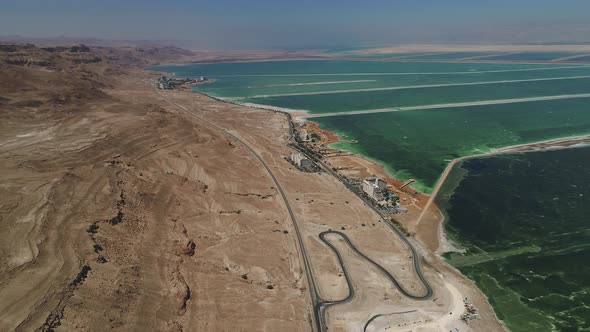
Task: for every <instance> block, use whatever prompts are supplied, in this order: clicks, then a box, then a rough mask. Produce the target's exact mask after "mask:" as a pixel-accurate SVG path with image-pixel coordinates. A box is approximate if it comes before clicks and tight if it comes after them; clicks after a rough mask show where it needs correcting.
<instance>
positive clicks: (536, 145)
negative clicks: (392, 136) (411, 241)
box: [192, 91, 590, 255]
mask: <svg viewBox="0 0 590 332" xmlns="http://www.w3.org/2000/svg"><path fill="white" fill-rule="evenodd" d="M192 92H196V93H199V94H203V95H205V96H207V97H210V98H213V99H215V100H218V101H221V102H225V103H230V104H234V105H238V106H246V107H251V108H255V109H262V110H267V111H272V112H279V113H283V114H286V115H287V116H288V117H289V118H290V121H291V122H293V123H303V124H305V125H306V126H308V127H309V126H310V125H311V127H312V131H311V132H312V133H316V134H318V136H319V137H320V138H321V139H320V142H319V143H320V145H322V146H325V147H327V148H328V149H331V150H339V151H342V152H345V153H348V154H349V156H350V157H353V158H357V159H360V160H363V161H364V162H363V163H362V164H365V165H367V164H368V165H369V166H366V167H367V169H371V170H379V171H380V173H381V174H372V175H378V176H382V177H384V180H385V181H386V182H387V183H388V184H389V185H391V186H392V187H393V189H394V191H396V193H405V194H408V195H411V196H413V197H417V202H418V203H420V202H421V201H422V200H425V203H424V204H416V203H417V202H416V201H413V202H412V203H413V204H410V205H416V206H418V207H419V208H420V210H421V211H420V214H419V216H418V217H417V218H415V220H404V222H403V224H404V226H405V227H409V228H410V231H411V232H412V233H414V234H415V235H416V236H417V237H418V238H420V237H421V235H424V234H422V233H423V232H420V231H419V230H418V227H420V226H421V225H422V223H423V220H424V218H425V217H426V215H427V214H428V213H432V214H434V215H435V217H434V220H430V221H431V222H435V223H436V224H437V225H436V229H437V233H438V234H437V241H436V243H429V241H427V240H426V239H419V240H420V241H421V242H422V243H423V245H425V246H426V248H428V249H429V250H431V251H432V253H434V254H437V255H442V254H444V253H446V252H451V251H457V246H455V244H454V242H453V241H452V240H450V239H449V238H448V237H447V236H446V232H445V230H444V223H445V221H446V220H445V219H446V217H445V214H444V213H443V212H442V211H441V210H440V208H439V207H438V206H437V205H436V203H435V202H434V201H435V200H436V198H437V196H438V194H439V191H440V189H441V188H442V186H443V185H444V183H445V182H446V179H447V177H448V176H449V174H450V172H451V170H452V169H453V168H454V167H455V166H456V165H457V164H458V163H460V162H462V161H465V160H468V159H474V158H481V157H487V156H494V155H501V154H511V153H524V152H535V151H545V150H557V149H567V148H575V147H576V146H578V145H580V144H590V134H586V135H576V136H566V137H560V138H553V139H548V140H543V141H537V142H531V143H523V144H516V145H510V146H505V147H501V148H496V149H493V150H492V151H490V152H486V153H481V154H474V155H469V156H464V157H459V158H456V159H453V160H451V161H450V162H449V164H448V165H447V166H446V167H445V170H444V171H443V172H442V173H441V175H440V176H439V178H438V179H437V181H436V182H435V184H434V186H433V187H432V191H431V192H430V193H425V192H422V191H420V190H417V189H416V188H414V187H412V184H411V183H410V184H409V185H406V186H404V184H406V182H407V181H403V180H400V179H398V178H396V177H395V176H394V175H392V174H391V172H390V171H388V169H387V167H386V165H383V163H381V162H379V161H376V160H372V159H371V158H369V157H367V156H364V155H362V154H359V153H355V152H352V151H348V150H343V149H339V148H334V147H331V145H332V144H334V143H339V142H344V141H345V140H343V139H342V135H340V134H338V133H336V132H333V131H331V130H328V129H324V128H321V126H320V125H319V124H318V123H317V122H314V121H313V120H310V119H308V118H307V117H306V116H307V115H309V114H312V113H310V112H309V111H307V110H295V109H289V108H283V107H278V106H272V105H264V104H256V103H239V102H235V101H231V100H226V99H224V98H221V97H216V96H211V95H209V94H207V93H204V92H201V91H192ZM322 137H323V139H322ZM328 164H330V163H329V162H328ZM365 165H363V166H365ZM402 186H403V188H402V189H400V187H402ZM407 188H410V189H411V191H408V190H407ZM400 205H402V206H403V207H404V208H407V206H405V205H404V204H400ZM432 206H434V208H433V207H432ZM431 209H432V211H430V210H431ZM401 219H406V218H401Z"/></svg>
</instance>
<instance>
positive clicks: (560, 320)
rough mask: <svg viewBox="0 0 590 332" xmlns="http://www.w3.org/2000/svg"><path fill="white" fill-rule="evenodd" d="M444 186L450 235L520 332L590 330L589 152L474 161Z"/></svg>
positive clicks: (465, 265)
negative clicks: (456, 180)
mask: <svg viewBox="0 0 590 332" xmlns="http://www.w3.org/2000/svg"><path fill="white" fill-rule="evenodd" d="M454 172H455V173H457V174H459V176H458V178H462V179H461V180H460V182H459V184H458V186H456V188H454V190H453V188H452V187H453V186H454V185H456V183H451V182H453V181H450V182H449V183H448V185H446V188H443V192H442V195H440V196H439V198H438V200H437V203H438V205H439V206H440V207H442V208H444V209H445V211H446V213H447V215H448V220H447V222H446V228H447V232H448V233H449V234H450V236H451V237H453V238H455V239H458V240H460V243H461V244H462V246H463V247H464V248H465V249H467V252H466V253H465V254H452V255H449V257H450V259H449V262H450V263H451V264H453V265H455V266H456V267H458V268H459V269H460V270H461V271H462V272H463V273H464V274H466V275H467V276H468V277H469V278H471V279H472V280H474V281H475V282H476V284H477V285H478V287H480V288H481V289H482V291H483V292H484V293H485V294H486V295H487V296H488V297H489V299H490V302H491V303H492V305H493V306H494V308H495V310H496V313H497V314H498V316H499V317H500V319H502V320H504V321H505V323H506V324H507V325H508V327H509V328H510V329H511V330H512V331H515V332H519V331H522V332H528V331H552V330H553V331H587V330H588V329H590V278H589V276H590V265H589V264H588V262H589V261H590V176H589V174H590V147H585V148H576V149H567V150H554V151H547V152H531V153H521V154H512V155H502V156H494V157H487V158H478V159H471V160H468V161H465V162H463V164H460V165H457V166H456V169H455V170H454Z"/></svg>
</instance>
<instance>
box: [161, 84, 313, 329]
mask: <svg viewBox="0 0 590 332" xmlns="http://www.w3.org/2000/svg"><path fill="white" fill-rule="evenodd" d="M154 91H155V92H156V93H157V94H158V95H159V96H160V97H162V98H163V99H164V100H165V101H166V102H168V103H169V104H171V105H173V106H175V107H176V108H178V109H180V110H181V111H183V112H184V113H186V114H188V115H189V116H191V117H193V118H195V119H196V120H198V121H200V122H202V123H204V124H206V125H207V126H209V127H211V128H213V129H215V130H219V131H221V132H223V133H224V134H225V135H226V136H228V137H229V138H230V139H232V140H234V141H236V142H238V143H239V144H241V145H242V146H243V147H245V148H246V149H247V150H248V151H249V152H250V154H252V156H254V158H256V160H257V161H258V162H259V163H260V164H261V165H262V167H263V168H264V169H265V170H266V173H267V174H268V176H269V177H270V179H271V180H272V182H273V183H274V186H275V188H277V190H278V191H279V194H280V195H281V198H282V200H283V203H284V204H285V207H286V209H287V212H288V213H289V218H290V219H291V223H292V224H293V228H294V229H295V234H296V236H297V243H298V245H299V253H300V254H301V256H302V259H303V265H304V271H305V274H306V279H307V286H308V288H309V291H310V297H311V302H312V306H313V307H314V308H316V307H318V303H319V296H318V293H317V288H316V285H315V281H314V278H313V274H312V270H311V264H310V262H309V261H310V259H309V256H308V254H307V251H306V249H305V245H304V244H303V239H302V237H301V231H300V230H299V225H298V223H297V218H295V214H294V213H293V210H292V209H291V205H290V204H289V200H288V199H287V196H286V195H285V192H284V190H283V188H282V187H281V184H280V183H279V181H278V180H277V178H276V177H275V176H274V174H273V173H272V171H271V169H270V167H269V166H268V165H267V164H266V162H265V161H264V160H263V159H262V157H260V155H259V154H258V153H257V152H256V151H255V150H254V149H252V148H251V147H250V146H249V145H248V144H247V143H246V142H244V141H243V140H242V139H240V138H239V137H237V136H235V135H233V134H231V133H229V132H228V131H227V130H226V129H224V128H221V127H219V126H217V125H216V124H214V123H212V122H210V121H208V120H205V119H203V118H202V117H200V116H198V115H196V114H195V113H193V112H191V111H189V110H188V109H187V108H185V107H184V106H182V105H180V104H178V103H176V102H174V101H172V100H170V99H169V98H167V97H166V96H164V94H162V93H161V92H160V91H158V90H157V89H156V88H154ZM313 312H314V322H315V326H316V329H317V330H318V331H324V326H322V325H321V322H322V319H320V317H318V316H317V315H316V313H317V311H316V310H314V311H313Z"/></svg>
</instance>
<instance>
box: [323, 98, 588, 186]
mask: <svg viewBox="0 0 590 332" xmlns="http://www.w3.org/2000/svg"><path fill="white" fill-rule="evenodd" d="M589 101H590V98H581V99H566V100H553V101H542V102H527V103H520V104H505V105H486V106H473V107H456V108H445V109H430V110H419V111H418V110H417V111H406V112H393V113H376V114H362V115H346V116H335V117H325V118H316V119H314V121H316V122H318V123H319V124H320V126H322V127H323V128H326V129H329V130H333V131H335V132H337V133H340V134H345V135H346V136H347V139H351V140H352V139H354V140H357V141H358V143H354V144H352V143H347V142H346V141H345V142H341V143H337V144H336V146H337V147H339V148H343V149H346V150H349V151H352V152H355V153H359V154H361V155H364V156H368V157H369V158H372V159H374V160H376V161H379V162H380V163H381V164H383V165H385V166H386V168H387V169H388V171H389V172H390V173H391V174H392V175H394V176H395V177H396V178H399V179H401V180H407V179H411V178H413V179H415V180H417V182H416V183H415V184H414V185H413V187H414V188H416V189H418V190H421V191H423V192H430V191H431V188H432V187H433V186H434V184H435V183H436V181H437V179H438V178H439V176H440V174H441V173H442V172H443V171H444V169H445V167H446V166H447V164H448V163H449V161H450V160H452V159H455V158H458V157H464V156H470V155H474V154H481V153H486V152H490V151H491V150H492V149H494V148H500V147H504V146H510V145H517V144H523V143H530V142H536V141H542V140H546V139H552V138H558V137H564V136H575V135H581V134H590V109H589V108H588V105H589Z"/></svg>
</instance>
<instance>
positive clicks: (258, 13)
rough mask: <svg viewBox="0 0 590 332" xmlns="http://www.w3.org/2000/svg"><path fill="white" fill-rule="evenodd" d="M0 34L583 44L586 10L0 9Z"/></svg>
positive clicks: (514, 2)
mask: <svg viewBox="0 0 590 332" xmlns="http://www.w3.org/2000/svg"><path fill="white" fill-rule="evenodd" d="M0 35H22V36H29V37H55V36H68V37H97V38H108V39H158V40H181V41H184V44H185V45H188V44H190V45H191V46H196V47H203V48H261V47H268V48H304V47H347V46H367V45H369V46H373V45H390V44H395V43H448V42H454V43H457V42H462V43H478V42H479V43H490V42H493V43H526V42H529V43H544V42H590V1H588V0H510V1H509V0H364V1H361V0H358V1H352V0H315V1H312V0H235V1H229V0H216V1H199V0H197V1H188V0H160V1H151V0H144V1H139V0H128V1H125V0H118V1H113V0H102V1H94V0H77V1H74V0H37V1H33V0H18V1H15V0H0Z"/></svg>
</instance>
